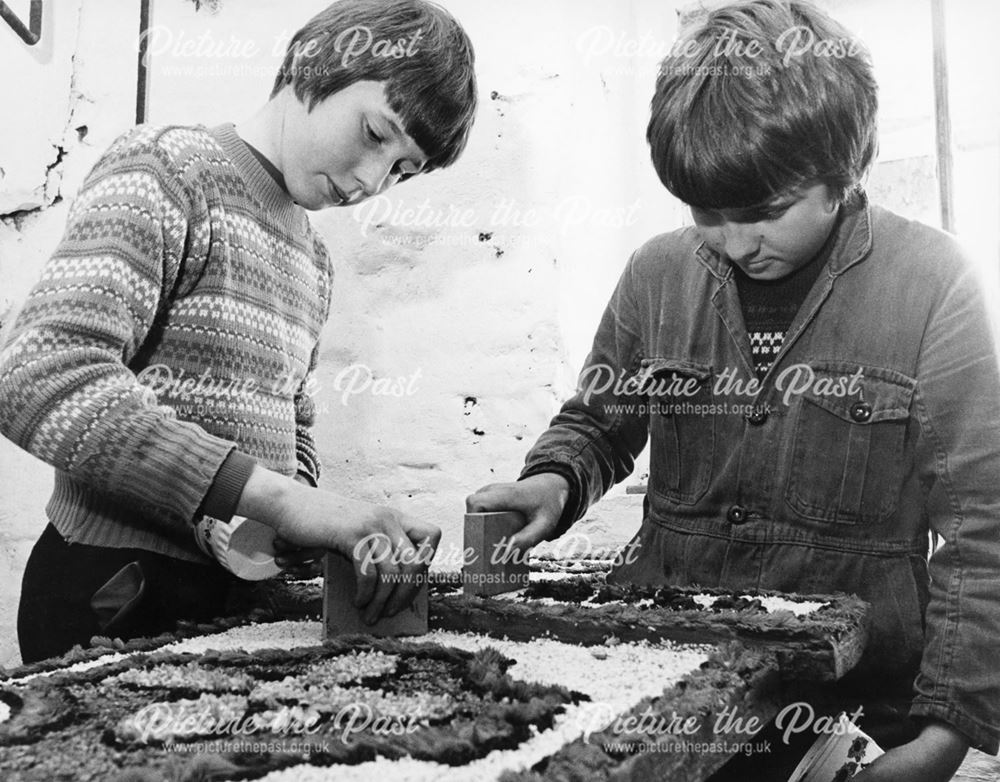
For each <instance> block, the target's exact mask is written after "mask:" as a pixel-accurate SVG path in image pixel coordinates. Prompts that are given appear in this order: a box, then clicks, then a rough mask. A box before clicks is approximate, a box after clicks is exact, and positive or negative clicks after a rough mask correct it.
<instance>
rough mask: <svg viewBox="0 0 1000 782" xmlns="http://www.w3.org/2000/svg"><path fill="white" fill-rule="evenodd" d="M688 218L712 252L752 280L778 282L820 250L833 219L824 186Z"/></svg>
mask: <svg viewBox="0 0 1000 782" xmlns="http://www.w3.org/2000/svg"><path fill="white" fill-rule="evenodd" d="M691 216H692V217H693V218H694V222H695V225H696V226H697V228H698V231H699V233H700V234H701V237H702V240H703V241H704V242H705V244H707V245H708V246H709V248H710V249H712V250H714V251H715V252H717V253H718V254H719V255H721V256H722V257H723V258H725V259H727V260H728V261H730V262H731V263H734V264H736V265H737V266H738V267H740V269H742V270H743V271H744V272H745V273H746V274H747V276H748V277H751V278H753V279H755V280H780V279H781V278H782V277H785V276H786V275H789V274H791V273H792V272H793V271H795V270H796V269H798V268H800V267H802V266H804V265H805V264H807V263H808V262H809V261H811V260H812V259H813V258H815V257H816V254H817V253H818V252H819V251H820V249H821V248H822V247H823V244H824V243H825V242H826V240H827V238H828V237H829V236H830V231H831V230H832V229H833V224H834V222H835V221H836V219H837V202H836V201H835V200H834V199H833V198H832V197H831V195H830V191H829V188H828V187H827V186H826V185H813V186H812V187H808V188H805V189H802V190H797V191H795V192H793V193H789V194H787V195H781V196H778V197H776V198H775V199H773V200H771V201H769V202H768V203H766V204H764V205H762V206H759V207H751V208H747V209H699V208H697V207H691Z"/></svg>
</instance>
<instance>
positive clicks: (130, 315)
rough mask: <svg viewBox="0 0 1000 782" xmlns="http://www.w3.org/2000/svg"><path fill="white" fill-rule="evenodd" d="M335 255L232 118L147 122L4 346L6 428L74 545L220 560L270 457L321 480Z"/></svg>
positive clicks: (110, 161)
mask: <svg viewBox="0 0 1000 782" xmlns="http://www.w3.org/2000/svg"><path fill="white" fill-rule="evenodd" d="M331 283H332V268H331V265H330V259H329V255H328V254H327V251H326V248H325V247H324V245H323V242H322V241H321V240H320V239H319V237H318V236H317V235H316V234H315V233H314V232H313V230H312V228H311V227H310V224H309V221H308V219H307V217H306V214H305V212H304V211H303V210H302V209H301V208H300V207H299V206H297V205H296V204H295V203H293V202H292V201H291V200H290V198H289V197H288V195H287V194H286V193H285V192H284V191H283V190H282V189H281V188H280V187H279V186H278V184H277V183H276V182H275V181H274V179H273V178H272V177H271V176H270V175H269V174H268V173H267V172H266V171H265V170H264V168H263V167H262V166H261V164H260V163H259V162H258V161H257V160H256V159H255V158H254V156H253V155H252V154H251V152H250V150H249V149H248V148H247V146H246V145H245V144H244V143H243V142H242V140H241V139H240V138H239V136H237V135H236V132H235V129H234V128H233V126H232V125H224V126H220V127H217V128H212V129H206V128H204V127H151V126H140V127H138V128H136V129H134V130H132V131H130V132H128V133H126V134H125V135H124V136H122V137H121V138H120V139H118V140H117V141H116V142H115V143H114V144H113V145H112V147H111V148H110V149H109V150H108V151H107V152H106V153H105V154H104V156H103V157H102V158H101V159H100V160H99V161H98V163H97V164H96V166H95V167H94V169H93V171H92V172H91V173H90V174H89V175H88V177H87V179H86V181H85V182H84V184H83V187H82V188H81V190H80V193H79V195H78V196H77V198H76V200H75V202H74V203H73V206H72V209H71V210H70V215H69V221H68V225H67V228H66V233H65V235H64V236H63V238H62V240H61V242H60V244H59V246H58V248H57V249H56V251H55V253H54V255H53V257H52V258H51V260H50V261H49V262H48V264H47V265H46V267H45V270H44V272H43V274H42V277H41V280H40V281H39V282H38V284H37V285H36V286H35V287H34V289H33V290H32V292H31V294H30V296H29V298H28V300H27V302H26V303H25V305H24V307H23V309H22V310H21V312H20V315H19V317H18V319H17V321H16V322H15V323H14V325H13V328H12V329H11V331H10V334H9V336H8V338H7V342H6V345H5V346H4V349H3V352H2V354H0V431H2V433H3V434H4V435H5V436H6V437H8V438H9V439H11V440H12V441H13V442H14V443H16V444H17V445H19V446H21V447H22V448H24V449H26V450H27V451H29V452H30V453H32V454H34V455H35V456H37V457H39V458H40V459H42V460H44V461H46V462H48V463H49V464H51V465H53V466H54V467H55V468H56V476H55V490H54V492H53V495H52V498H51V500H50V501H49V504H48V507H47V512H48V516H49V519H50V520H51V522H52V523H53V525H55V527H56V528H57V529H58V530H59V531H60V532H61V533H62V535H63V536H64V537H65V538H66V539H67V540H69V541H71V542H80V543H87V544H90V545H99V546H108V547H113V548H120V547H135V548H141V549H146V550H150V551H156V552H160V553H164V554H167V555H170V556H173V557H176V558H179V559H185V560H190V561H207V560H206V559H205V557H204V556H203V555H202V554H201V552H200V551H199V550H198V548H197V545H196V543H195V540H194V536H193V529H192V527H193V524H194V523H195V522H196V521H197V520H198V519H199V518H200V517H201V515H202V514H203V513H208V512H209V511H210V510H212V513H211V515H216V513H215V512H214V509H215V508H216V507H219V508H222V509H223V511H225V510H226V509H227V508H228V511H229V512H230V513H231V512H232V510H233V508H234V507H235V504H236V500H237V499H238V496H239V492H240V491H241V490H242V487H243V484H244V483H245V481H246V477H247V475H248V474H249V471H250V470H252V468H253V464H254V463H255V462H256V463H259V464H261V465H262V466H264V467H267V468H269V469H272V470H275V471H278V472H280V473H283V474H286V475H295V474H296V473H301V474H303V475H304V476H306V477H307V478H308V479H309V480H310V481H312V482H313V483H314V484H315V482H316V480H317V479H318V476H319V460H318V458H317V456H316V451H315V448H314V445H313V442H312V438H311V435H310V432H309V427H310V425H311V424H312V418H313V414H314V407H313V405H312V402H311V399H310V397H309V396H308V394H306V393H304V389H305V388H306V384H307V381H308V375H309V372H310V371H311V370H312V369H313V368H314V367H315V364H316V356H317V350H316V346H317V343H318V339H319V334H320V329H321V328H322V326H323V324H324V323H325V321H326V318H327V315H328V314H329V307H330V290H331Z"/></svg>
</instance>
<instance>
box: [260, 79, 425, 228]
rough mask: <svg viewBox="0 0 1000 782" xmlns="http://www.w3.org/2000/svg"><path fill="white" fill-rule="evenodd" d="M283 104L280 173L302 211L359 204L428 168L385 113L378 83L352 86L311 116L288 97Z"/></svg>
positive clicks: (400, 127)
mask: <svg viewBox="0 0 1000 782" xmlns="http://www.w3.org/2000/svg"><path fill="white" fill-rule="evenodd" d="M286 89H287V90H288V91H289V93H291V88H287V87H286ZM287 98H288V101H287V105H288V110H287V112H286V114H285V117H284V120H283V122H282V126H283V127H282V132H281V136H280V138H281V141H280V150H279V156H280V163H279V168H281V172H282V174H283V175H284V177H285V186H286V187H287V188H288V192H289V194H290V195H291V197H292V199H293V200H294V201H295V202H296V203H297V204H299V205H300V206H302V207H303V208H305V209H324V208H326V207H328V206H343V205H345V204H355V203H358V202H359V201H361V200H363V199H365V198H370V197H371V196H374V195H378V194H379V193H381V192H382V191H384V190H386V189H387V188H389V187H391V186H392V185H394V184H396V182H398V181H399V179H400V177H401V176H403V175H406V174H416V173H419V172H420V170H421V169H422V168H423V167H424V165H425V164H426V162H427V155H425V154H424V152H423V150H421V149H420V147H418V146H417V144H416V142H414V141H413V139H412V138H410V137H409V136H408V135H407V134H406V132H405V131H404V130H403V122H402V120H401V119H400V117H399V116H398V115H397V114H396V113H395V112H394V111H393V110H392V109H391V108H389V104H388V103H387V101H386V99H385V90H384V88H383V83H382V82H376V81H359V82H355V83H354V84H352V85H350V86H349V87H345V88H344V89H342V90H340V91H339V92H335V93H334V94H332V95H330V96H329V97H328V98H326V99H325V100H324V101H322V102H321V103H318V104H316V106H315V107H314V108H313V110H312V111H307V107H306V105H305V104H304V103H302V102H301V101H299V100H298V99H297V98H296V97H295V96H294V95H293V94H289V95H288V96H287Z"/></svg>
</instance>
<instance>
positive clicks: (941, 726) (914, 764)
mask: <svg viewBox="0 0 1000 782" xmlns="http://www.w3.org/2000/svg"><path fill="white" fill-rule="evenodd" d="M968 750H969V740H968V739H967V738H965V736H964V735H963V734H962V733H960V732H959V731H957V730H955V729H954V728H953V727H951V726H950V725H947V724H945V723H943V722H937V721H933V722H928V723H927V725H925V726H924V729H923V730H922V731H920V735H919V736H917V738H915V739H914V740H913V741H911V742H909V743H908V744H903V745H902V746H899V747H896V748H895V749H890V750H889V751H888V752H886V753H885V754H884V755H883V756H882V757H880V758H879V759H878V760H876V761H875V762H874V763H872V764H871V765H870V766H869V767H868V768H866V769H865V770H864V771H862V772H861V773H860V774H858V775H857V776H856V777H852V778H851V782H947V781H948V780H949V779H951V778H952V776H953V775H954V774H955V771H956V770H957V769H958V767H959V766H960V765H962V760H964V759H965V754H966V752H968Z"/></svg>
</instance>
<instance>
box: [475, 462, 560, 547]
mask: <svg viewBox="0 0 1000 782" xmlns="http://www.w3.org/2000/svg"><path fill="white" fill-rule="evenodd" d="M567 499H569V482H568V481H567V480H566V479H565V478H563V477H562V476H561V475H557V474H556V473H553V472H545V473H539V474H538V475H532V476H531V477H529V478H525V479H524V480H523V481H517V482H516V483H491V484H490V485H489V486H483V488H481V489H479V491H477V492H476V493H475V494H471V495H469V496H468V497H466V499H465V509H466V511H467V512H468V513H487V512H490V511H505V510H516V511H520V512H521V513H523V514H524V515H525V518H527V519H528V524H527V526H526V527H525V528H524V529H522V530H521V531H520V532H518V533H517V534H516V535H514V537H513V538H511V541H510V545H511V547H512V548H514V549H518V550H520V551H527V550H528V549H530V548H531V547H532V546H535V545H536V544H538V543H541V542H542V541H543V540H545V539H547V538H548V537H549V536H550V535H551V534H552V532H553V530H555V528H556V525H557V524H558V523H559V517H560V516H562V512H563V508H565V507H566V500H567Z"/></svg>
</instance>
